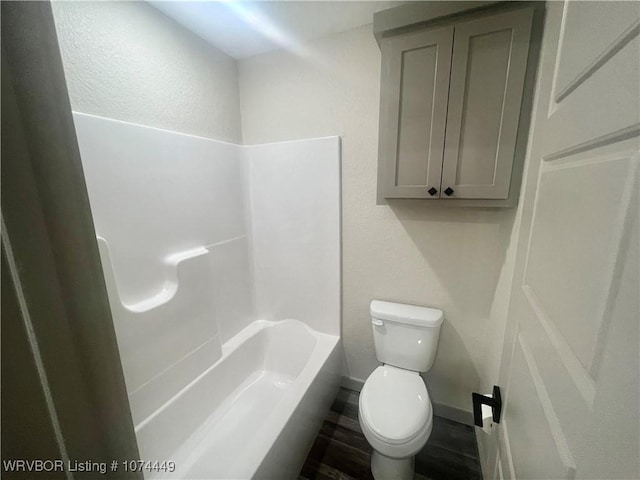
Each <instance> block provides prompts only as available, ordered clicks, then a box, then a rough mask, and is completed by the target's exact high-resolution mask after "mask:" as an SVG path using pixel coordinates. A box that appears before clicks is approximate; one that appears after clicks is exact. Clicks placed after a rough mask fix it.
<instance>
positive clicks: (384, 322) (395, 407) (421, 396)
mask: <svg viewBox="0 0 640 480" xmlns="http://www.w3.org/2000/svg"><path fill="white" fill-rule="evenodd" d="M442 316H443V315H442V312H441V311H440V310H436V309H432V308H427V307H416V306H413V305H402V304H395V303H390V302H379V301H374V302H372V303H371V318H372V325H373V330H374V339H375V345H376V354H377V356H378V359H379V360H381V361H383V363H384V364H383V365H382V366H380V367H378V368H376V369H375V370H374V372H373V373H372V374H371V375H369V377H368V378H367V380H366V382H365V384H364V386H363V388H362V391H361V393H360V399H359V407H358V420H359V422H360V426H361V428H362V431H363V433H364V436H365V438H366V439H367V441H368V442H369V444H370V445H371V447H372V448H373V453H372V455H371V472H372V474H373V477H374V478H375V479H376V480H383V479H384V480H391V479H397V480H409V479H411V478H413V473H414V456H415V455H416V453H418V452H419V451H420V450H421V449H422V448H423V447H424V446H425V444H426V443H427V440H428V439H429V435H431V429H432V426H433V408H432V406H431V400H430V398H429V392H428V391H427V386H426V385H425V383H424V381H423V379H422V377H421V376H420V374H419V372H420V371H427V370H429V369H430V368H431V365H432V364H433V359H434V357H435V349H436V345H437V340H438V335H439V329H440V325H441V323H442Z"/></svg>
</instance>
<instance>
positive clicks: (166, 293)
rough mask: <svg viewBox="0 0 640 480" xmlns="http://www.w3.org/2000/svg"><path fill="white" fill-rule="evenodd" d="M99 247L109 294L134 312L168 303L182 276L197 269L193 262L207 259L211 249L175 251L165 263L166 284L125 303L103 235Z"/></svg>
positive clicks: (107, 244)
mask: <svg viewBox="0 0 640 480" xmlns="http://www.w3.org/2000/svg"><path fill="white" fill-rule="evenodd" d="M97 239H98V247H99V249H100V257H101V258H102V262H103V268H104V270H105V272H104V273H105V279H106V281H107V289H108V290H109V295H110V296H111V292H113V293H114V296H115V297H116V298H117V299H118V301H119V303H120V304H121V306H122V308H124V309H125V310H128V311H129V312H132V313H144V312H148V311H149V310H153V309H154V308H157V307H160V306H161V305H164V304H166V303H169V302H170V301H171V300H172V299H173V298H174V297H175V296H176V293H177V292H178V287H179V285H180V278H184V277H185V276H186V277H189V276H190V274H191V273H190V272H191V271H193V270H195V269H194V268H193V267H192V266H191V264H192V263H193V262H194V261H200V260H206V259H205V258H201V257H204V256H205V255H208V254H209V249H208V248H206V247H197V248H193V249H190V250H185V251H182V252H178V253H174V254H173V255H170V256H168V257H167V258H166V259H165V261H164V264H165V266H166V271H167V274H168V279H167V280H165V282H164V285H163V286H162V288H161V289H160V291H158V293H156V294H155V295H152V296H150V297H147V298H145V299H143V300H140V301H138V302H135V303H125V302H124V301H123V300H122V296H121V295H120V290H119V289H118V285H117V282H116V277H115V271H114V268H113V262H112V260H111V251H110V248H109V242H107V240H106V239H104V238H102V237H97Z"/></svg>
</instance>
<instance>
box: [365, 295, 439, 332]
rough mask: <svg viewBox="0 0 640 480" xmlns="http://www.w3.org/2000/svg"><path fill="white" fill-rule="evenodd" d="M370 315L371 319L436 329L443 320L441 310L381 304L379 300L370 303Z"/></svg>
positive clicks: (402, 304) (397, 304)
mask: <svg viewBox="0 0 640 480" xmlns="http://www.w3.org/2000/svg"><path fill="white" fill-rule="evenodd" d="M370 313H371V317H372V318H376V319H379V320H389V321H391V322H396V323H405V324H408V325H416V326H418V327H438V326H440V325H441V324H442V320H443V319H444V315H443V313H442V310H440V309H437V308H429V307H419V306H417V305H406V304H404V303H393V302H383V301H380V300H373V301H372V302H371V306H370Z"/></svg>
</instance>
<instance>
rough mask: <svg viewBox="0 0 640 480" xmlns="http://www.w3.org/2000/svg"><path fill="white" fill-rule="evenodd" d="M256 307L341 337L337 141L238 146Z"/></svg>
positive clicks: (266, 315) (262, 312)
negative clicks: (244, 176)
mask: <svg viewBox="0 0 640 480" xmlns="http://www.w3.org/2000/svg"><path fill="white" fill-rule="evenodd" d="M243 155H244V158H245V161H246V162H247V165H248V184H249V185H250V199H249V203H250V209H251V229H252V234H253V235H252V237H253V242H252V245H253V259H254V275H255V277H254V278H255V292H256V309H257V313H258V316H259V317H260V318H263V319H266V320H278V319H282V318H298V319H299V318H304V319H305V321H306V322H307V324H308V325H309V326H310V327H311V328H313V329H314V330H317V331H319V332H323V333H330V334H333V335H340V325H339V323H338V322H335V321H332V320H329V319H337V318H340V289H338V288H336V286H337V285H340V271H339V269H336V265H337V264H339V261H340V260H339V259H340V235H339V228H340V227H339V226H340V139H339V137H327V138H319V139H312V140H299V141H291V142H280V143H272V144H263V145H254V146H249V147H245V148H244V149H243Z"/></svg>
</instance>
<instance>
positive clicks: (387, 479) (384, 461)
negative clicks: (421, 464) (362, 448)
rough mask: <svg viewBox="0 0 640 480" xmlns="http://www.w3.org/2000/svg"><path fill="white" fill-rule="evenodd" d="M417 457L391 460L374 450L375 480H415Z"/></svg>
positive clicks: (372, 460) (372, 463) (372, 469)
mask: <svg viewBox="0 0 640 480" xmlns="http://www.w3.org/2000/svg"><path fill="white" fill-rule="evenodd" d="M414 465H415V457H414V456H411V457H409V458H391V457H386V456H384V455H382V454H381V453H380V452H377V451H376V450H374V451H373V452H372V453H371V473H372V474H373V478H375V480H413V472H414Z"/></svg>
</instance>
